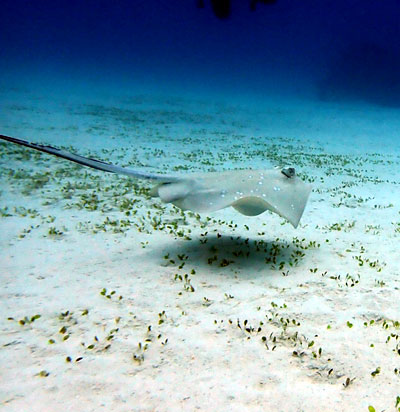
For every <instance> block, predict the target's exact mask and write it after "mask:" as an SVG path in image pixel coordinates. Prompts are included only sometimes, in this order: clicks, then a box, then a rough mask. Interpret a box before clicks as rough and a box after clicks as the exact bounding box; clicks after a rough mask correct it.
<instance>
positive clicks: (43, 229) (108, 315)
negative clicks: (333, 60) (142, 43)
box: [0, 92, 400, 412]
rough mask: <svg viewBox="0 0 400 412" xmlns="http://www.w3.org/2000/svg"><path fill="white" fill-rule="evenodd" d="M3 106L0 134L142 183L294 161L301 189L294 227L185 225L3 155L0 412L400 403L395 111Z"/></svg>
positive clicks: (118, 190) (122, 181)
mask: <svg viewBox="0 0 400 412" xmlns="http://www.w3.org/2000/svg"><path fill="white" fill-rule="evenodd" d="M13 93H14V92H13ZM13 93H10V94H9V95H7V98H5V97H4V96H3V99H2V113H3V114H2V115H1V116H0V120H1V124H2V129H1V132H2V133H3V134H8V135H11V136H15V137H20V138H27V139H28V140H30V141H37V142H46V143H48V144H53V145H59V146H64V147H66V148H68V149H69V150H75V151H78V152H79V153H81V154H83V155H91V156H93V157H96V158H98V159H102V160H105V161H109V162H112V163H116V164H121V165H129V166H130V167H135V168H139V169H143V170H149V171H161V172H174V173H175V172H179V173H190V172H191V171H199V170H202V171H207V170H223V169H232V168H269V167H272V166H275V165H280V166H283V165H287V164H290V165H293V166H295V167H296V169H297V171H298V173H299V174H300V176H301V177H302V178H303V179H304V180H306V181H309V182H311V183H312V184H313V187H314V189H313V193H312V194H311V197H310V200H309V203H308V205H307V208H306V211H305V214H304V216H303V219H302V221H301V223H300V226H299V228H298V229H294V228H292V227H291V226H290V225H289V224H288V223H287V222H285V221H284V220H283V219H281V218H280V217H278V216H277V215H272V214H270V213H264V214H262V215H260V216H257V217H253V218H246V217H244V216H242V215H240V214H237V213H236V212H234V210H232V209H225V210H222V211H219V212H215V213H212V214H210V215H208V216H207V215H197V214H195V213H191V212H182V211H180V210H179V209H177V208H175V207H173V206H171V205H165V204H162V203H161V202H160V201H159V200H158V199H154V198H150V197H149V196H148V190H149V187H150V185H149V183H148V182H143V181H133V180H129V179H127V178H125V177H121V176H115V175H108V174H105V173H101V172H96V171H93V170H89V169H85V168H83V167H80V166H78V165H73V164H71V163H68V162H66V161H63V160H60V159H55V158H52V157H51V156H48V155H44V154H40V153H33V152H32V151H29V150H28V149H24V148H20V147H15V146H13V145H10V144H7V143H1V144H0V163H1V168H0V174H1V176H0V182H1V183H0V215H1V217H0V228H1V230H0V242H1V243H0V246H1V249H0V269H1V289H0V292H1V297H0V302H1V303H0V330H1V333H0V345H1V351H0V359H1V365H2V367H1V370H0V380H1V385H0V401H1V404H0V405H1V408H2V410H4V411H19V412H21V411H56V410H57V411H85V412H86V411H102V410H108V411H137V412H139V411H140V412H142V411H143V412H145V411H146V412H147V411H160V412H161V411H192V410H199V411H219V412H221V411H274V412H275V411H368V408H369V407H373V408H375V410H376V411H382V410H385V411H396V410H397V408H399V407H400V398H399V396H400V337H399V336H400V323H399V322H400V289H399V288H400V276H399V275H400V259H399V239H400V215H399V210H400V203H399V202H400V175H399V173H398V170H399V165H400V151H399V150H398V147H397V146H395V145H394V144H393V142H394V141H397V142H398V141H399V140H400V139H399V138H400V135H399V132H398V131H399V130H400V128H399V122H400V120H398V119H399V118H400V116H399V113H398V111H397V114H396V110H394V109H391V110H390V109H387V110H386V111H385V110H384V109H379V108H377V109H375V108H366V107H364V108H360V109H358V110H356V109H354V108H351V110H350V108H347V109H346V110H343V109H340V108H338V107H335V106H333V105H332V106H327V107H325V109H316V107H317V106H316V105H313V104H312V103H310V104H309V106H307V105H302V106H301V107H298V106H296V105H295V104H292V105H288V107H289V108H287V106H285V105H284V104H283V103H281V104H279V105H278V106H276V105H274V104H273V102H272V103H271V104H269V105H268V106H266V107H265V108H259V109H258V110H256V111H255V110H254V109H253V111H252V110H249V109H248V110H246V109H243V108H239V107H235V106H229V105H224V104H213V105H210V104H205V103H202V102H193V101H188V100H182V99H174V98H168V99H167V98H155V97H152V98H150V97H144V96H137V97H132V98H121V99H120V100H118V99H115V101H112V102H111V101H107V102H106V103H104V102H103V103H99V102H90V103H77V102H65V101H62V99H61V100H60V101H59V102H58V103H54V102H53V103H52V104H49V103H47V102H46V100H45V99H37V98H35V96H32V95H29V94H28V95H27V96H24V99H22V98H21V95H20V94H18V93H14V94H13ZM21 102H22V103H21ZM5 113H6V114H5ZM374 122H375V123H374ZM396 139H397V140H396ZM388 142H391V144H390V145H389V144H388ZM71 146H72V147H73V148H71ZM396 403H397V406H396ZM370 410H372V409H370Z"/></svg>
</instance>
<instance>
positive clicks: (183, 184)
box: [150, 180, 191, 203]
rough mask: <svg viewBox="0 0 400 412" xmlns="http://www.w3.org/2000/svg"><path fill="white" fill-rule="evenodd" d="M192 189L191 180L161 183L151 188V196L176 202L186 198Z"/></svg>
mask: <svg viewBox="0 0 400 412" xmlns="http://www.w3.org/2000/svg"><path fill="white" fill-rule="evenodd" d="M190 191H191V185H190V182H189V181H187V180H181V181H178V182H166V183H161V184H159V185H157V186H155V187H153V189H151V190H150V196H153V197H159V198H160V199H161V200H162V201H163V202H165V203H175V202H179V200H181V199H184V198H185V197H186V196H187V195H188V194H189V193H190Z"/></svg>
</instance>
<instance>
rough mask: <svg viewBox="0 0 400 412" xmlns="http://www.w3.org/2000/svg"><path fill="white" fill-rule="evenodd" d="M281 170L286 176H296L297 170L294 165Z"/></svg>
mask: <svg viewBox="0 0 400 412" xmlns="http://www.w3.org/2000/svg"><path fill="white" fill-rule="evenodd" d="M281 172H282V173H283V174H284V175H285V176H286V177H289V178H290V177H294V176H296V170H295V169H294V167H284V168H283V169H282V170H281Z"/></svg>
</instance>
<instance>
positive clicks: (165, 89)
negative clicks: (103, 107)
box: [0, 0, 400, 107]
mask: <svg viewBox="0 0 400 412" xmlns="http://www.w3.org/2000/svg"><path fill="white" fill-rule="evenodd" d="M201 3H203V4H201ZM250 3H251V1H250V0H231V5H230V14H229V16H227V17H225V18H220V17H217V16H216V13H215V10H213V9H212V4H211V0H204V1H197V0H173V1H171V0H135V1H126V0H124V1H104V0H96V1H92V0H87V1H76V0H69V1H64V0H57V1H21V0H3V1H2V5H1V11H0V13H1V17H2V18H1V20H2V23H1V25H0V45H1V47H0V85H1V86H2V87H3V88H7V87H10V86H12V87H21V88H23V87H27V88H30V89H32V88H35V87H37V88H39V89H41V90H47V91H48V93H50V94H51V93H55V94H56V93H60V92H66V93H68V94H71V95H73V94H76V95H77V96H79V95H80V94H83V93H85V92H86V93H89V94H90V93H94V92H95V91H106V92H107V93H128V92H129V93H131V94H136V93H157V94H174V95H186V96H191V97H198V96H201V97H215V98H217V99H222V100H224V99H225V100H229V99H232V100H235V101H251V100H253V99H259V98H261V99H262V98H264V97H266V96H268V97H271V96H280V97H301V98H303V97H304V98H307V99H309V98H311V99H320V100H321V101H332V100H334V101H339V102H349V101H350V102H351V101H364V102H368V103H371V104H374V105H381V106H390V107H400V1H399V0H384V1H382V0H350V1H344V0H341V1H332V0H324V1H316V0H314V1H312V0H303V1H293V0H277V1H276V2H275V3H273V4H263V3H262V2H258V3H256V4H255V7H254V8H255V10H251V7H250ZM199 5H200V6H204V7H199Z"/></svg>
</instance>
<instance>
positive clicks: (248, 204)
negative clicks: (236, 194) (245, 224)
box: [232, 197, 275, 216]
mask: <svg viewBox="0 0 400 412" xmlns="http://www.w3.org/2000/svg"><path fill="white" fill-rule="evenodd" d="M268 206H269V205H268V203H267V202H265V201H264V200H262V199H260V198H259V197H244V198H243V199H239V200H237V201H236V202H235V203H232V207H233V208H234V209H235V210H237V211H238V212H239V213H241V214H242V215H245V216H257V215H261V213H264V212H265V211H266V210H267V209H270V207H268ZM274 212H275V210H274Z"/></svg>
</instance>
